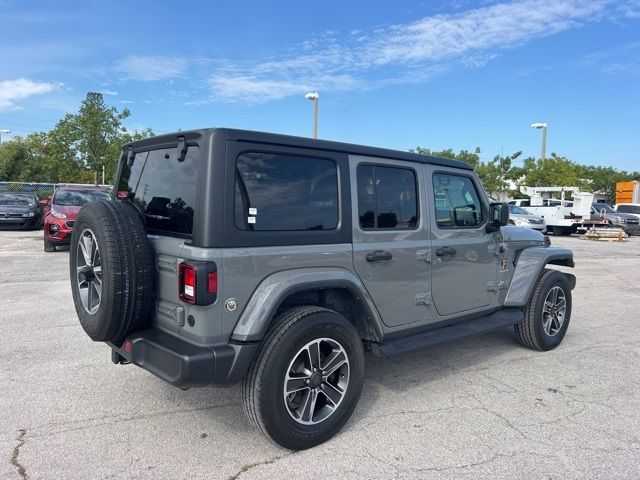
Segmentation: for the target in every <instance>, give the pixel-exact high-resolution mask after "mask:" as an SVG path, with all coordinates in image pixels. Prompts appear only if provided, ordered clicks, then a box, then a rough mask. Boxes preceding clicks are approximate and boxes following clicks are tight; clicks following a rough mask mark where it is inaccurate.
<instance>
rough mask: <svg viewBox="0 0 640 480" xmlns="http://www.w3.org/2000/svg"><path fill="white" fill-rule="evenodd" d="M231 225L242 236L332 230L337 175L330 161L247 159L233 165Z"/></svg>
mask: <svg viewBox="0 0 640 480" xmlns="http://www.w3.org/2000/svg"><path fill="white" fill-rule="evenodd" d="M235 223H236V226H237V227H238V228H239V229H241V230H255V231H299V230H334V229H335V228H336V227H337V226H338V174H337V169H336V164H335V163H334V162H333V161H332V160H327V159H324V158H315V157H299V156H294V155H284V154H273V153H245V154H242V155H240V156H239V157H238V160H237V162H236V187H235Z"/></svg>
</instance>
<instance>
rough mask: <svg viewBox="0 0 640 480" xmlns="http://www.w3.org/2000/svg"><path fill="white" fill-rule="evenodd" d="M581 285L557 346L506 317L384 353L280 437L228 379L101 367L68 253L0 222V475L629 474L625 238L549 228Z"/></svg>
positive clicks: (636, 447) (636, 407)
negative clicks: (218, 385)
mask: <svg viewBox="0 0 640 480" xmlns="http://www.w3.org/2000/svg"><path fill="white" fill-rule="evenodd" d="M552 241H553V244H554V245H558V246H566V247H569V248H571V249H573V250H574V254H575V260H576V268H575V269H574V271H573V273H575V274H576V276H577V277H578V285H577V287H576V290H575V291H574V296H573V314H572V319H571V326H570V328H569V331H568V333H567V336H566V338H565V340H564V342H563V343H562V344H561V345H560V347H558V349H556V350H554V351H551V352H547V353H539V352H534V351H530V350H527V349H525V348H522V347H520V346H519V345H518V344H517V343H516V341H515V339H514V336H513V333H512V329H509V328H507V329H503V330H499V331H497V332H494V333H491V334H487V335H484V336H482V337H480V338H475V339H470V340H466V341H460V342H457V343H454V344H451V345H446V346H442V347H438V348H434V349H431V350H428V351H425V352H422V353H418V354H414V355H410V356H406V357H401V358H398V359H394V360H383V359H378V358H376V357H374V356H373V355H372V354H367V376H366V383H365V388H364V391H363V395H362V398H361V401H360V403H359V406H358V407H357V409H356V411H355V413H354V415H353V417H352V419H351V420H350V421H349V423H348V424H347V426H346V427H345V428H344V430H343V431H342V432H341V433H340V434H339V435H338V436H337V437H335V438H334V439H332V440H331V441H329V442H327V443H326V444H323V445H321V446H319V447H316V448H314V449H312V450H309V451H304V452H298V453H291V452H289V451H286V450H283V449H281V448H279V447H277V446H275V445H274V444H271V443H269V441H267V440H266V439H265V438H264V437H263V436H262V435H261V434H260V433H258V432H257V431H256V430H255V429H254V428H253V427H252V426H251V425H250V424H249V422H248V421H247V420H246V419H245V418H244V413H243V410H242V406H241V399H240V389H239V388H238V387H233V388H227V389H215V388H205V389H195V390H190V391H181V390H178V389H175V388H174V387H171V386H169V385H166V384H164V383H163V382H162V381H160V380H158V379H156V378H155V377H153V376H152V375H151V374H149V373H147V372H145V371H143V370H142V369H139V368H135V367H132V366H115V365H113V364H112V363H111V360H110V354H109V349H108V348H107V347H106V346H104V345H103V344H95V343H92V342H91V341H90V340H89V339H88V338H87V336H86V335H85V334H84V332H83V331H82V329H81V327H80V325H79V324H78V321H77V319H76V315H75V311H74V308H73V302H72V299H71V293H70V288H69V282H68V252H67V251H59V252H56V253H49V254H47V253H44V252H43V251H42V249H43V246H42V231H39V232H37V231H36V232H11V231H1V232H0V412H2V415H1V416H0V432H1V435H0V449H1V451H2V458H3V459H4V460H3V461H2V463H1V464H0V478H3V479H4V478H8V479H9V478H15V479H20V478H29V479H39V478H70V479H77V478H132V479H133V478H149V479H151V478H153V479H155V478H167V479H176V478H209V479H211V478H299V477H301V476H304V477H309V476H312V477H319V478H396V477H404V478H460V477H463V478H515V477H528V478H559V479H560V478H562V479H565V478H585V477H588V478H605V477H606V478H638V477H639V476H640V466H639V464H640V413H639V412H640V371H639V369H638V365H639V363H640V362H639V361H640V330H639V329H638V323H640V313H639V311H638V310H639V308H640V302H639V297H640V238H638V237H634V238H632V239H631V241H630V242H629V243H626V244H619V243H606V242H588V241H583V240H580V239H579V238H578V237H577V236H574V237H559V238H552Z"/></svg>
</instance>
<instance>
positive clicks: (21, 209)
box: [0, 205, 36, 213]
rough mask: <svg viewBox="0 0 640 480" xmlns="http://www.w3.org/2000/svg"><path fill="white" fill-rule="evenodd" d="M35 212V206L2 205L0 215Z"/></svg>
mask: <svg viewBox="0 0 640 480" xmlns="http://www.w3.org/2000/svg"><path fill="white" fill-rule="evenodd" d="M35 211H36V206H35V205H0V213H27V212H35Z"/></svg>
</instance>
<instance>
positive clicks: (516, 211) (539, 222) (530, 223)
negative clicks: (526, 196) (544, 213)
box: [509, 204, 547, 233]
mask: <svg viewBox="0 0 640 480" xmlns="http://www.w3.org/2000/svg"><path fill="white" fill-rule="evenodd" d="M509 223H510V224H511V225H515V226H516V227H525V228H532V229H534V230H538V231H539V232H542V233H547V224H546V223H545V221H544V218H542V217H540V216H538V215H534V214H533V213H530V212H527V211H526V210H525V209H524V208H521V207H518V206H516V205H513V204H509Z"/></svg>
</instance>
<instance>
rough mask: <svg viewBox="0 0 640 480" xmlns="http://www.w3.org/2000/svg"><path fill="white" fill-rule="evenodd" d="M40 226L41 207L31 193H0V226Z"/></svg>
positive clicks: (36, 227)
mask: <svg viewBox="0 0 640 480" xmlns="http://www.w3.org/2000/svg"><path fill="white" fill-rule="evenodd" d="M41 227H42V207H41V206H40V204H39V202H38V196H37V195H35V194H33V193H8V192H4V193H0V228H11V229H18V228H25V229H26V228H33V229H38V228H41Z"/></svg>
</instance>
